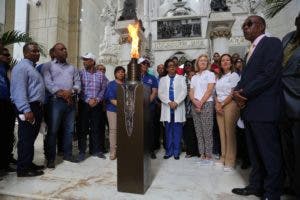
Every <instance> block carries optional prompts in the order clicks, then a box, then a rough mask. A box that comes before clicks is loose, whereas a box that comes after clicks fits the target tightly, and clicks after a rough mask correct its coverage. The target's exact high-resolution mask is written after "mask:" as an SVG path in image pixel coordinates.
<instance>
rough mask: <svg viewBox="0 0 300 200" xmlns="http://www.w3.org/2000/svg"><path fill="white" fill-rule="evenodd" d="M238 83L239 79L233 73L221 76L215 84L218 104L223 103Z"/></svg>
mask: <svg viewBox="0 0 300 200" xmlns="http://www.w3.org/2000/svg"><path fill="white" fill-rule="evenodd" d="M239 81H240V77H239V75H238V74H237V73H235V72H229V73H227V74H225V75H223V76H222V77H221V78H220V79H218V80H217V83H216V93H217V98H218V100H219V101H220V102H222V101H224V100H225V99H226V98H227V97H228V96H229V95H230V94H231V91H232V89H233V88H234V87H235V86H236V85H237V83H238V82H239Z"/></svg>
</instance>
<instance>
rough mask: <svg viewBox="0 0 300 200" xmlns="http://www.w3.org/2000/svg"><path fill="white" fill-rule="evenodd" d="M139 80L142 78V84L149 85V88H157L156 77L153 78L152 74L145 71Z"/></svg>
mask: <svg viewBox="0 0 300 200" xmlns="http://www.w3.org/2000/svg"><path fill="white" fill-rule="evenodd" d="M141 80H142V82H143V84H145V85H147V86H149V87H150V88H151V89H152V88H156V89H157V88H158V82H157V79H156V78H155V76H153V75H151V74H149V73H146V74H145V75H144V76H142V77H141Z"/></svg>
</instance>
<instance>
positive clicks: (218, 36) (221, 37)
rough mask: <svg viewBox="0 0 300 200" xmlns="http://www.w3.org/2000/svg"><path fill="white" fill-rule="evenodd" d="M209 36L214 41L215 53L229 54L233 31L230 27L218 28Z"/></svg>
mask: <svg viewBox="0 0 300 200" xmlns="http://www.w3.org/2000/svg"><path fill="white" fill-rule="evenodd" d="M209 36H210V39H211V40H212V47H213V52H218V53H219V54H223V53H228V51H229V38H230V37H231V31H230V29H229V28H228V27H224V26H220V27H216V28H214V29H213V30H212V31H211V32H210V35H209Z"/></svg>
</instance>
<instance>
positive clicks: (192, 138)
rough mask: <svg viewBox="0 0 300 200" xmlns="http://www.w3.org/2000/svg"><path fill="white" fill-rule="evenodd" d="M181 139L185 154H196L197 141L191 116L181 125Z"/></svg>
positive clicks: (197, 152) (197, 153)
mask: <svg viewBox="0 0 300 200" xmlns="http://www.w3.org/2000/svg"><path fill="white" fill-rule="evenodd" d="M183 140H184V143H185V145H186V154H187V155H191V156H198V155H199V151H198V142H197V136H196V132H195V127H194V121H193V118H186V122H185V124H184V126H183Z"/></svg>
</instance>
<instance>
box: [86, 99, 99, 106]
mask: <svg viewBox="0 0 300 200" xmlns="http://www.w3.org/2000/svg"><path fill="white" fill-rule="evenodd" d="M88 104H89V105H90V106H91V107H92V108H93V107H95V106H96V105H97V104H98V101H97V99H95V98H92V99H90V100H89V101H88Z"/></svg>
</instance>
